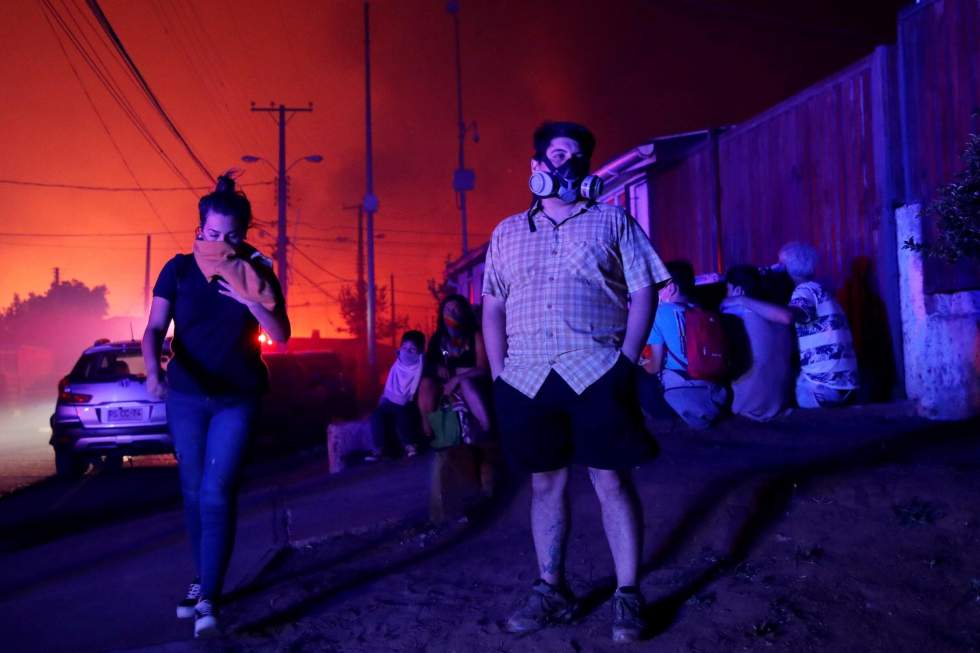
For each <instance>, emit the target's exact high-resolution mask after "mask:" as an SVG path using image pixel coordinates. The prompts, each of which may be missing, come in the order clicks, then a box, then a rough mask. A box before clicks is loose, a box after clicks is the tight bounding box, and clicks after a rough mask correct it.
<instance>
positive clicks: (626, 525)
mask: <svg viewBox="0 0 980 653" xmlns="http://www.w3.org/2000/svg"><path fill="white" fill-rule="evenodd" d="M589 478H590V479H592V486H593V487H594V488H595V493H596V496H597V497H598V498H599V505H600V506H601V508H602V526H603V529H604V530H605V531H606V540H607V541H608V542H609V549H610V551H611V552H612V557H613V564H614V565H615V567H616V584H617V586H618V587H632V586H634V585H636V580H637V573H638V570H639V566H640V550H641V547H642V536H643V533H642V531H641V530H640V517H639V511H638V510H637V508H638V506H637V503H636V499H635V491H634V489H633V479H632V478H631V476H630V474H629V472H627V471H616V470H609V469H594V468H592V467H590V468H589Z"/></svg>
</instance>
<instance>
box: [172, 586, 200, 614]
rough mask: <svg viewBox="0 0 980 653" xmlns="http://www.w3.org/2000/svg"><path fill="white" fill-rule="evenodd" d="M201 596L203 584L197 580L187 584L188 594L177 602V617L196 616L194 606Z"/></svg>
mask: <svg viewBox="0 0 980 653" xmlns="http://www.w3.org/2000/svg"><path fill="white" fill-rule="evenodd" d="M200 598H201V584H200V583H199V582H197V581H196V580H195V581H194V582H193V583H191V584H190V585H188V586H187V596H185V597H184V598H183V599H182V600H181V602H180V603H178V604H177V618H178V619H190V618H191V617H193V616H194V606H195V605H197V602H198V600H199V599H200Z"/></svg>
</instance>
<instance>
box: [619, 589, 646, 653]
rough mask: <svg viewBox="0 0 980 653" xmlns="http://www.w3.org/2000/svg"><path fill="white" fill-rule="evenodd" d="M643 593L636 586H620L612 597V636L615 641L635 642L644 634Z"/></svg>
mask: <svg viewBox="0 0 980 653" xmlns="http://www.w3.org/2000/svg"><path fill="white" fill-rule="evenodd" d="M644 605H645V602H644V600H643V595H642V594H640V591H639V590H638V589H636V588H630V589H626V588H622V587H621V588H619V589H618V590H616V593H615V594H613V598H612V613H613V625H612V638H613V641H614V642H619V643H629V642H635V641H637V640H638V639H640V638H641V637H642V636H643V632H644V631H645V630H646V627H647V624H646V621H644V620H643V606H644Z"/></svg>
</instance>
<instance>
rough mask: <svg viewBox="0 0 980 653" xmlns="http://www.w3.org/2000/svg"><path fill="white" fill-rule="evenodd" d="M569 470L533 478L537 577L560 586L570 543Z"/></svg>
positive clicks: (532, 517)
mask: <svg viewBox="0 0 980 653" xmlns="http://www.w3.org/2000/svg"><path fill="white" fill-rule="evenodd" d="M567 485H568V468H567V467H566V468H564V469H559V470H556V471H553V472H542V473H538V474H532V475H531V535H532V537H533V538H534V551H535V553H536V554H537V556H538V573H539V574H540V575H541V578H543V579H544V580H545V581H547V582H548V583H549V584H551V585H554V586H556V587H558V586H561V585H562V583H563V582H564V580H565V579H564V576H565V545H566V543H567V542H568V523H569V510H568V492H567Z"/></svg>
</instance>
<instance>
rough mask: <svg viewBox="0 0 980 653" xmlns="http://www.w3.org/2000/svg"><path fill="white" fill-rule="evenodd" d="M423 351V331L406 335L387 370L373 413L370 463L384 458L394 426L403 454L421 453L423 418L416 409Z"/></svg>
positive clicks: (410, 332)
mask: <svg viewBox="0 0 980 653" xmlns="http://www.w3.org/2000/svg"><path fill="white" fill-rule="evenodd" d="M423 351H425V335H424V334H423V333H422V332H421V331H406V332H405V335H403V336H402V344H401V347H399V348H398V352H397V355H396V358H395V362H394V364H392V366H391V369H390V370H388V378H387V380H386V381H385V388H384V392H382V393H381V399H380V401H379V402H378V407H377V408H375V409H374V412H372V413H371V438H372V442H373V445H372V446H373V447H374V449H373V451H372V452H371V454H370V455H369V456H368V457H367V458H366V460H368V461H369V462H373V461H376V460H379V459H380V458H381V457H382V456H383V455H384V453H385V450H386V449H387V448H388V447H387V445H388V441H389V438H388V434H389V432H390V431H391V427H392V425H394V431H395V435H396V436H397V437H398V442H399V443H400V445H401V447H402V451H403V453H404V454H405V455H406V456H408V457H411V456H414V455H415V454H417V453H418V447H419V443H418V436H419V425H420V423H421V416H420V415H419V411H418V408H417V407H416V405H415V395H416V394H417V392H418V389H419V382H420V381H421V380H422V352H423Z"/></svg>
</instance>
